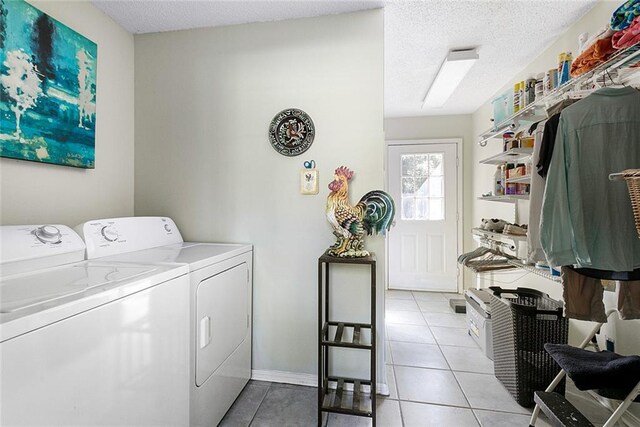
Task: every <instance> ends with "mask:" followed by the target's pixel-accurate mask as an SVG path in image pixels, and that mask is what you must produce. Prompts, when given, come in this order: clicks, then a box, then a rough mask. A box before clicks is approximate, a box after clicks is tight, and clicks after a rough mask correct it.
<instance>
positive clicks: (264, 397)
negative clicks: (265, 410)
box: [247, 382, 273, 427]
mask: <svg viewBox="0 0 640 427" xmlns="http://www.w3.org/2000/svg"><path fill="white" fill-rule="evenodd" d="M272 385H273V383H272V382H270V383H269V387H268V388H267V391H266V392H265V393H264V396H262V399H260V404H259V405H258V407H257V408H256V412H254V413H253V416H252V417H251V421H249V424H248V425H247V427H251V424H253V420H255V419H256V415H258V411H260V408H261V407H262V404H263V403H264V399H266V398H267V394H269V391H270V390H271V387H272Z"/></svg>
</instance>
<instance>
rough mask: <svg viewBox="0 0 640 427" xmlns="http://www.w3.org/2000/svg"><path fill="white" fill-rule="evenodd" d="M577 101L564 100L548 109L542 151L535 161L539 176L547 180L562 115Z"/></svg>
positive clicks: (541, 144) (541, 143)
mask: <svg viewBox="0 0 640 427" xmlns="http://www.w3.org/2000/svg"><path fill="white" fill-rule="evenodd" d="M575 102H576V100H575V99H564V100H562V101H560V102H559V103H557V104H556V105H554V106H553V107H551V108H549V109H547V116H548V117H549V119H548V120H547V121H546V122H545V125H544V132H543V134H542V139H541V140H540V150H539V154H538V159H537V160H534V162H535V165H536V170H537V171H538V175H540V176H541V177H543V178H545V177H546V176H547V172H548V171H549V165H550V164H551V158H552V157H553V147H554V146H555V143H556V135H557V134H558V124H559V123H560V113H561V112H562V110H564V109H565V108H567V107H568V106H569V105H571V104H574V103H575Z"/></svg>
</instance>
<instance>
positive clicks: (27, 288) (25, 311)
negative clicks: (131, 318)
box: [0, 261, 189, 342]
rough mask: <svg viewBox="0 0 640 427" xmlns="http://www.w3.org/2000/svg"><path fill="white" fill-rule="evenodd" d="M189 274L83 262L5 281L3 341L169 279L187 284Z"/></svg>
mask: <svg viewBox="0 0 640 427" xmlns="http://www.w3.org/2000/svg"><path fill="white" fill-rule="evenodd" d="M188 273H189V268H188V267H187V266H186V265H179V264H172V265H160V264H158V265H139V264H133V263H116V262H102V261H83V262H79V263H74V264H67V265H64V266H59V267H54V268H50V269H46V270H37V271H35V272H33V273H22V274H16V275H12V276H6V277H3V278H1V279H0V301H1V302H0V342H2V341H5V340H8V339H11V338H13V337H16V336H19V335H21V334H24V333H26V332H28V331H31V330H35V329H38V328H41V327H43V326H46V325H49V324H51V323H54V322H57V321H60V320H62V319H65V318H68V317H71V316H74V315H76V314H80V313H82V312H84V311H87V310H91V309H93V308H95V307H99V306H101V305H103V304H107V303H110V302H112V301H115V300H117V299H120V298H124V297H126V296H127V295H131V294H134V293H136V292H140V291H143V290H145V289H148V288H152V287H154V286H156V285H159V284H161V283H165V282H167V281H171V280H183V278H184V280H187V282H186V283H185V284H186V285H188V279H187V277H188ZM185 292H187V288H185ZM140 309H141V310H144V309H145V307H140Z"/></svg>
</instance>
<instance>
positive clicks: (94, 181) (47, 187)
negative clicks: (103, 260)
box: [0, 1, 134, 226]
mask: <svg viewBox="0 0 640 427" xmlns="http://www.w3.org/2000/svg"><path fill="white" fill-rule="evenodd" d="M30 3H31V4H33V5H34V6H35V7H37V8H38V9H40V10H42V11H43V12H45V13H47V14H49V15H50V16H51V17H53V18H55V19H57V20H59V21H60V22H62V23H63V24H65V25H67V26H69V27H70V28H72V29H73V30H75V31H77V32H79V33H80V34H82V35H84V36H85V37H87V38H89V39H90V40H93V41H94V42H96V43H97V44H98V69H97V79H98V80H97V107H96V109H97V117H96V120H97V121H96V168H95V169H92V170H85V169H76V168H70V167H64V166H56V165H50V164H40V163H34V162H26V161H20V160H12V159H7V158H1V159H0V178H1V179H0V202H1V203H0V223H2V224H5V225H6V224H32V223H35V224H37V223H61V224H66V225H69V226H75V225H77V224H78V223H80V222H82V221H86V220H89V219H92V218H104V217H115V216H130V215H132V214H133V154H134V151H133V138H134V106H133V101H134V92H133V81H134V80H133V77H134V76H133V74H134V69H133V65H134V60H133V51H134V45H133V36H132V35H131V34H129V33H128V32H126V31H125V30H124V29H123V28H121V27H120V26H118V25H117V24H116V23H115V22H113V21H112V20H111V18H109V17H107V16H106V15H105V14H103V13H102V12H101V11H99V10H98V9H97V8H96V7H94V6H93V5H92V4H91V3H89V2H85V1H82V2H78V1H55V2H52V1H30Z"/></svg>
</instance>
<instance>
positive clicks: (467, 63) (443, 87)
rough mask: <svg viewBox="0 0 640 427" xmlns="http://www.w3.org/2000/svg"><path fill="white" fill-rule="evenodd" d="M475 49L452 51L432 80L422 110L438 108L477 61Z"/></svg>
mask: <svg viewBox="0 0 640 427" xmlns="http://www.w3.org/2000/svg"><path fill="white" fill-rule="evenodd" d="M478 58H479V56H478V51H477V50H476V49H464V50H452V51H449V54H448V55H447V58H446V59H445V60H444V62H443V63H442V66H441V67H440V70H439V71H438V74H437V75H436V78H435V79H434V80H433V83H432V84H431V87H430V88H429V92H427V96H426V97H425V98H424V102H423V104H422V108H425V107H426V108H440V107H442V106H443V105H444V103H445V102H447V99H449V97H451V94H452V93H453V91H454V90H456V88H457V87H458V85H459V84H460V82H461V81H462V79H463V78H464V76H466V75H467V73H468V72H469V70H470V69H471V67H472V66H473V64H475V63H476V61H477V60H478Z"/></svg>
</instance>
